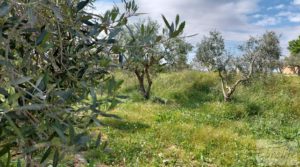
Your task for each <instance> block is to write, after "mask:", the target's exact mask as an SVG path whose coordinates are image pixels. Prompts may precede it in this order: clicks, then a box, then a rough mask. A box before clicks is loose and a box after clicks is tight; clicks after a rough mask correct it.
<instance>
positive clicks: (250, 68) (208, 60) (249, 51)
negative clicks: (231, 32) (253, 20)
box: [195, 31, 278, 102]
mask: <svg viewBox="0 0 300 167" xmlns="http://www.w3.org/2000/svg"><path fill="white" fill-rule="evenodd" d="M266 36H268V32H267V33H266V34H264V36H263V37H260V38H258V39H257V38H254V37H251V38H250V39H249V40H248V41H246V42H245V44H243V45H241V46H240V47H239V49H240V50H241V51H242V52H243V54H242V55H241V56H239V57H233V56H231V55H230V54H229V53H228V52H227V51H226V49H225V44H224V39H223V37H222V35H221V34H220V33H219V32H217V31H212V32H210V36H209V37H204V39H203V40H202V41H201V43H200V44H198V48H197V52H196V60H195V61H197V62H199V63H200V64H201V65H202V66H205V67H206V68H208V70H210V71H217V72H218V74H219V77H220V79H221V87H222V92H223V97H224V101H226V102H228V101H230V100H231V98H232V95H233V94H234V92H235V91H236V88H237V87H238V86H239V85H240V84H241V83H243V82H245V81H247V80H249V79H250V78H251V77H252V75H253V73H254V70H255V67H257V69H259V68H260V66H259V65H261V64H262V62H268V61H269V60H271V58H270V57H271V55H272V53H278V48H277V47H274V46H270V47H268V46H267V45H266V43H272V42H269V41H267V40H266V39H268V38H266ZM276 40H277V38H276ZM276 42H277V41H275V43H276ZM265 65H266V64H265ZM267 67H269V66H267ZM235 70H238V71H239V73H236V71H235ZM232 75H236V76H234V77H232ZM232 78H238V79H236V80H235V81H232Z"/></svg>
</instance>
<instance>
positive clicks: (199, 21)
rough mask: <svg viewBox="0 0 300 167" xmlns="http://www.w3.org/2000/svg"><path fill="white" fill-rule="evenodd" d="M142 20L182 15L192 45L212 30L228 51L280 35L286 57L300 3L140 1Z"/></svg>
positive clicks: (105, 4) (298, 26)
mask: <svg viewBox="0 0 300 167" xmlns="http://www.w3.org/2000/svg"><path fill="white" fill-rule="evenodd" d="M136 3H137V4H138V6H139V11H138V12H141V13H147V14H145V15H143V16H142V17H151V18H153V19H154V20H157V21H158V22H159V23H161V24H162V23H163V22H162V19H161V14H164V15H165V16H166V17H167V18H168V20H173V19H174V18H175V16H176V14H179V15H180V17H181V19H182V20H185V21H186V23H187V24H186V29H185V32H184V35H192V34H198V35H197V36H194V37H192V38H187V41H189V42H190V43H192V44H194V45H195V44H197V43H199V42H201V39H202V38H203V36H204V35H207V34H208V33H209V31H211V30H218V31H220V32H221V33H222V34H223V37H224V39H225V41H226V45H227V49H229V51H231V52H236V51H237V49H236V48H237V46H238V45H239V44H241V43H242V42H243V41H246V40H247V39H248V38H249V37H250V36H258V35H262V34H263V33H264V32H266V31H275V32H277V33H278V34H279V35H280V41H281V47H282V53H283V55H288V54H289V52H288V50H287V47H288V41H290V40H293V39H296V38H297V37H298V36H299V35H300V0H136ZM114 4H116V5H119V4H120V0H97V1H96V2H95V3H94V5H95V7H96V10H97V11H98V12H99V13H101V11H105V10H107V9H110V8H111V7H112V6H113V5H114Z"/></svg>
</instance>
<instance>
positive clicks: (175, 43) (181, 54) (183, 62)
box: [164, 37, 193, 71]
mask: <svg viewBox="0 0 300 167" xmlns="http://www.w3.org/2000/svg"><path fill="white" fill-rule="evenodd" d="M164 49H165V51H164V54H165V57H164V64H165V68H166V69H167V70H169V71H180V70H184V69H188V68H189V65H188V54H189V52H191V51H192V49H193V46H192V45H191V44H190V43H188V42H187V41H185V39H184V38H178V37H177V38H173V39H171V40H169V41H168V42H166V43H164Z"/></svg>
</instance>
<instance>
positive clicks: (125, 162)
mask: <svg viewBox="0 0 300 167" xmlns="http://www.w3.org/2000/svg"><path fill="white" fill-rule="evenodd" d="M117 76H118V78H120V79H126V80H125V82H124V85H123V86H122V88H121V94H123V95H128V96H129V98H128V99H127V100H125V101H124V103H123V104H120V105H119V106H118V107H117V108H116V109H114V110H113V111H111V113H113V114H116V115H118V116H120V117H121V118H122V119H121V120H116V119H111V118H106V119H104V121H103V123H105V124H107V125H108V126H107V127H101V128H100V129H99V128H95V129H97V130H100V131H102V133H103V134H104V135H105V136H106V137H107V138H105V139H104V140H103V142H104V141H107V142H108V144H107V148H106V149H103V148H99V149H96V150H92V151H90V152H88V153H87V154H86V157H87V159H88V160H89V161H91V162H93V163H95V164H102V165H103V164H106V165H110V166H258V165H259V162H258V158H259V156H260V150H258V148H257V146H258V143H259V142H260V141H262V140H267V141H269V142H273V141H274V142H283V143H284V142H295V143H299V142H300V131H299V129H300V101H299V100H300V99H299V98H300V78H299V77H284V76H274V77H267V78H265V80H264V81H255V82H253V83H251V84H249V85H247V86H241V87H239V88H238V90H237V92H236V94H235V95H234V99H233V101H232V102H231V103H224V102H223V101H222V96H221V91H220V89H219V80H218V78H217V76H216V75H215V74H211V73H200V72H195V71H184V72H179V73H171V74H162V75H159V76H157V78H156V79H155V82H154V87H153V94H152V95H153V97H154V98H153V99H152V100H150V101H148V102H146V101H144V100H142V98H141V97H140V96H139V94H138V92H137V90H136V89H137V86H136V82H135V80H133V76H130V77H128V76H127V75H124V74H120V73H118V75H117ZM128 78H130V79H128ZM155 98H160V99H163V100H165V101H166V104H160V103H157V102H155ZM95 129H94V130H95ZM294 147H295V148H294V149H296V153H299V155H300V147H299V145H297V144H296V146H294ZM295 157H297V158H298V160H299V161H300V157H299V156H295ZM298 160H297V161H298ZM260 165H261V164H260ZM265 165H267V164H265Z"/></svg>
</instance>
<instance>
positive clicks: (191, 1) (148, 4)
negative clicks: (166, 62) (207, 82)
mask: <svg viewBox="0 0 300 167" xmlns="http://www.w3.org/2000/svg"><path fill="white" fill-rule="evenodd" d="M257 2H258V0H251V1H249V0H213V1H207V0H185V1H174V0H164V1H162V0H151V1H149V0H137V3H138V4H139V6H140V10H141V11H142V12H146V13H148V14H149V16H151V17H153V18H155V19H156V20H161V14H165V15H166V17H167V18H169V19H173V18H174V17H175V15H176V14H177V13H178V14H180V16H181V17H182V19H183V20H186V21H187V27H186V33H187V34H195V33H197V34H199V35H198V36H197V37H195V38H193V39H191V41H192V42H194V43H195V42H198V41H200V38H202V36H203V35H205V34H207V33H208V32H209V31H210V30H212V29H217V30H219V31H221V32H222V33H223V34H224V36H225V38H227V39H228V40H240V41H241V40H245V38H247V37H248V35H249V34H251V33H249V32H253V31H255V32H256V31H257V30H258V29H259V27H257V26H256V25H251V24H248V16H247V15H249V14H252V13H254V12H255V11H257V10H258V6H257V5H258V4H257ZM241 30H242V31H244V32H241ZM237 34H240V35H237ZM245 34H246V35H245Z"/></svg>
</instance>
